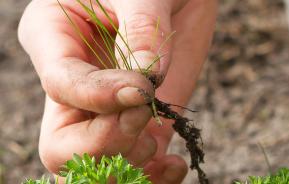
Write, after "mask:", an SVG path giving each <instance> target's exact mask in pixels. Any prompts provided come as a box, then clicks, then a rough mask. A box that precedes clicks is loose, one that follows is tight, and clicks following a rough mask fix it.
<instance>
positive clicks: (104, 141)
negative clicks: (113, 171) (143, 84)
mask: <svg viewBox="0 0 289 184" xmlns="http://www.w3.org/2000/svg"><path fill="white" fill-rule="evenodd" d="M92 117H93V116H92V115H91V113H89V112H87V111H82V110H77V109H73V108H70V107H67V106H63V105H59V104H57V103H55V102H54V101H52V100H51V99H49V98H47V102H46V107H45V113H44V117H43V123H42V127H41V134H40V143H39V152H40V157H41V160H42V162H43V164H44V165H45V166H46V167H47V168H48V169H49V170H50V171H51V172H54V173H56V172H57V171H58V169H59V167H60V166H61V165H63V163H64V162H65V161H66V160H69V159H71V157H72V154H73V153H78V154H80V155H82V154H83V153H89V154H90V155H94V156H95V157H96V158H98V159H99V158H100V157H101V156H102V155H108V156H109V155H116V154H118V153H121V154H122V155H124V156H126V155H127V154H128V153H130V152H131V150H132V148H133V147H134V145H135V143H136V142H137V140H138V136H139V134H140V133H141V132H142V129H143V128H144V127H145V125H146V124H147V122H148V121H149V119H150V118H151V112H150V109H149V108H148V107H147V106H140V107H136V108H130V109H127V110H125V111H123V112H122V113H121V114H118V113H116V114H109V115H99V116H96V117H95V119H91V118H92ZM129 126H131V127H129ZM142 137H143V138H144V139H146V140H148V139H149V142H151V143H150V144H151V145H155V144H154V140H152V138H151V137H150V136H142ZM51 145H53V146H51ZM155 149H156V148H155V146H153V148H152V152H154V150H155Z"/></svg>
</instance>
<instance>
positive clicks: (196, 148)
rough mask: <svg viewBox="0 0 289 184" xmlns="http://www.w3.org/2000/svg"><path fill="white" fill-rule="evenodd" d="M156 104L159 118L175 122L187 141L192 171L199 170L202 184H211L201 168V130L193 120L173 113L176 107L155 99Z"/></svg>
mask: <svg viewBox="0 0 289 184" xmlns="http://www.w3.org/2000/svg"><path fill="white" fill-rule="evenodd" d="M154 103H155V105H156V109H157V113H158V115H159V116H161V117H163V118H166V119H172V120H174V121H175V122H174V124H173V128H174V130H175V131H176V132H178V134H179V135H180V136H181V137H182V138H183V139H185V141H186V147H187V149H188V151H189V152H190V156H191V165H190V168H191V169H192V170H194V169H196V170H197V172H198V179H199V182H200V184H209V180H208V178H207V176H206V174H205V172H204V171H203V170H202V169H201V167H200V164H201V163H204V156H205V154H204V151H203V149H202V147H203V142H202V138H201V130H200V129H198V128H196V127H195V126H194V125H193V124H192V123H191V120H189V119H188V118H185V117H183V116H181V115H179V114H178V113H177V112H175V111H173V110H172V109H171V106H174V105H172V104H168V103H165V102H162V101H160V100H158V99H156V98H155V99H154Z"/></svg>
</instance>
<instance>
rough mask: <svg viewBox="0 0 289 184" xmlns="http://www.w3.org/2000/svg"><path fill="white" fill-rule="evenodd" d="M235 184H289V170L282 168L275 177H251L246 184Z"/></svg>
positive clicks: (239, 183)
mask: <svg viewBox="0 0 289 184" xmlns="http://www.w3.org/2000/svg"><path fill="white" fill-rule="evenodd" d="M235 184H289V169H288V168H282V169H280V170H279V171H278V172H277V173H276V174H274V175H271V174H270V175H268V176H263V177H260V176H250V177H249V179H248V181H246V182H245V183H241V182H235Z"/></svg>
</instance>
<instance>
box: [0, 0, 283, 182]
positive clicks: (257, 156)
mask: <svg viewBox="0 0 289 184" xmlns="http://www.w3.org/2000/svg"><path fill="white" fill-rule="evenodd" d="M28 2H29V1H28V0H9V1H7V0H0V23H1V25H0V127H1V128H0V184H17V183H20V182H21V181H22V180H23V179H24V178H25V177H27V176H30V177H33V178H36V177H37V178H38V177H40V176H41V175H42V174H43V173H45V172H46V171H45V169H44V168H43V166H42V165H41V162H40V160H39V156H38V152H37V142H38V136H39V127H40V122H41V116H42V111H43V105H44V93H43V91H42V89H41V86H40V82H39V80H38V78H37V76H36V73H35V71H34V69H33V66H32V64H31V62H30V61H29V58H28V56H27V55H26V54H25V53H24V51H23V50H22V48H21V47H20V46H19V44H18V41H17V25H18V22H19V18H20V16H21V14H22V12H23V10H24V7H25V6H26V5H27V3H28ZM285 15H286V14H285V8H284V4H283V2H282V0H242V1H240V0H220V8H219V17H218V23H217V26H216V33H215V37H214V40H213V46H212V48H211V50H210V55H209V58H208V61H207V63H206V65H205V66H204V70H203V72H202V75H201V77H200V80H199V82H198V85H197V88H196V90H195V92H194V94H193V96H192V99H191V102H190V104H189V107H190V108H191V109H193V110H198V111H199V112H198V113H189V112H188V113H186V117H188V119H194V120H195V121H194V125H195V126H196V127H197V128H200V129H202V132H201V133H202V136H203V143H204V147H203V148H204V152H205V153H206V155H205V164H201V168H202V169H203V170H204V171H205V172H206V174H207V176H208V178H209V179H210V181H211V183H213V184H231V183H232V181H234V180H236V179H245V177H246V176H247V175H253V174H254V175H264V174H266V173H268V171H269V167H268V164H267V163H266V161H265V156H264V153H263V151H262V150H265V152H266V155H267V156H268V160H269V163H270V167H271V169H272V170H276V169H278V168H280V167H283V166H287V167H289V156H288V155H289V133H288V132H289V131H288V130H289V85H288V84H289V62H288V61H289V32H288V27H289V26H288V24H287V21H286V16H285ZM169 152H170V153H178V154H181V155H182V156H183V157H184V158H186V160H187V162H188V164H189V163H190V155H189V153H188V152H187V151H186V150H185V143H184V141H183V140H182V139H181V138H179V137H178V136H175V137H174V139H173V143H172V145H171V146H170V148H169ZM194 183H197V176H196V174H195V172H189V175H188V176H187V178H186V180H185V181H184V184H194Z"/></svg>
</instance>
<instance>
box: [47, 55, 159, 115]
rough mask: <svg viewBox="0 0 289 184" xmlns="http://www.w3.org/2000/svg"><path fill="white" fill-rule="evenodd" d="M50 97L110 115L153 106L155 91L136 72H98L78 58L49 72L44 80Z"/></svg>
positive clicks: (60, 62)
mask: <svg viewBox="0 0 289 184" xmlns="http://www.w3.org/2000/svg"><path fill="white" fill-rule="evenodd" d="M41 80H42V85H43V87H44V89H45V91H46V92H47V93H48V95H49V96H50V97H51V98H52V99H53V100H54V101H56V102H58V103H61V104H66V105H70V106H73V107H77V108H81V109H85V110H89V111H93V112H97V113H109V112H116V111H120V110H121V109H124V108H127V107H133V106H138V105H144V104H147V103H149V102H150V101H149V100H150V97H153V96H154V89H153V87H152V85H151V83H150V81H148V80H147V79H146V78H145V77H144V76H142V75H141V74H138V73H136V72H132V71H124V70H97V69H96V68H95V67H94V66H92V65H90V64H88V63H85V62H82V61H79V60H77V59H74V58H67V59H65V60H62V61H59V62H58V63H55V64H54V65H53V68H52V69H47V71H46V73H45V75H42V77H41Z"/></svg>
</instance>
